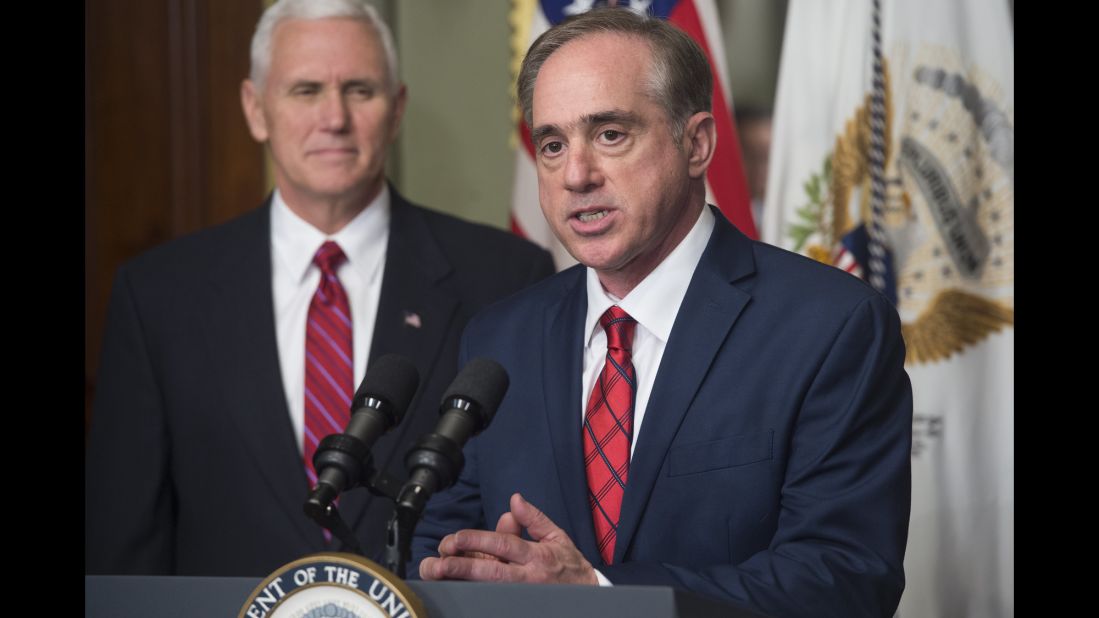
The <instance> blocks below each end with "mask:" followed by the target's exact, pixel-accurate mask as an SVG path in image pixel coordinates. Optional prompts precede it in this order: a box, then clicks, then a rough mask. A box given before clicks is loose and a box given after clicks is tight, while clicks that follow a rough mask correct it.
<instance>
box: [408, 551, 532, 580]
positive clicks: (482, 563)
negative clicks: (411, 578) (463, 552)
mask: <svg viewBox="0 0 1099 618" xmlns="http://www.w3.org/2000/svg"><path fill="white" fill-rule="evenodd" d="M420 577H421V578H422V579H424V580H441V579H460V580H467V581H479V582H521V581H524V573H523V571H522V570H521V569H519V568H517V567H515V566H512V565H510V564H505V563H503V562H500V561H499V560H482V559H479V558H469V557H466V556H448V557H446V558H425V559H424V560H423V562H421V563H420Z"/></svg>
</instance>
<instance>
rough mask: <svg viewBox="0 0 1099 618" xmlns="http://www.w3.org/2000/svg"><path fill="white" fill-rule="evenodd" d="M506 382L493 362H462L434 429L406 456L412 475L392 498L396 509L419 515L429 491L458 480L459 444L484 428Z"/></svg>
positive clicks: (460, 469)
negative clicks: (395, 498)
mask: <svg viewBox="0 0 1099 618" xmlns="http://www.w3.org/2000/svg"><path fill="white" fill-rule="evenodd" d="M508 383H509V380H508V374H507V371H505V370H504V368H503V367H501V366H500V364H499V363H497V362H496V361H493V360H489V359H487V358H475V359H473V360H471V361H469V362H468V363H466V366H465V367H463V368H462V371H461V372H460V373H459V374H458V376H457V377H456V378H454V381H453V382H451V384H450V387H449V388H447V390H446V395H444V396H443V401H442V404H441V405H440V408H439V414H440V415H441V417H440V418H439V423H438V424H437V425H436V426H435V431H434V432H433V433H429V434H427V435H426V436H424V437H423V438H421V439H420V441H419V442H418V443H417V444H416V446H415V447H414V448H413V449H411V450H410V451H409V452H408V455H406V457H405V465H406V466H407V467H408V469H409V471H410V472H411V475H410V476H409V479H408V481H407V482H406V483H405V484H404V487H402V488H401V493H400V495H399V496H398V498H397V508H398V509H406V510H408V511H411V512H412V513H415V514H416V515H417V516H418V515H419V514H421V513H423V510H424V506H425V505H426V504H427V500H428V498H430V497H431V496H432V494H434V493H435V492H436V491H439V490H442V489H446V488H447V487H450V486H451V485H453V484H454V482H455V481H456V480H458V474H459V473H461V471H462V466H464V465H465V457H464V456H463V455H462V447H463V446H465V443H466V441H468V440H469V439H470V438H471V437H472V436H475V435H477V434H478V433H480V432H481V431H483V430H484V429H485V427H488V424H489V422H490V421H491V420H492V417H493V416H494V415H495V414H496V408H497V407H499V406H500V401H502V400H503V398H504V394H505V393H506V392H507V390H508Z"/></svg>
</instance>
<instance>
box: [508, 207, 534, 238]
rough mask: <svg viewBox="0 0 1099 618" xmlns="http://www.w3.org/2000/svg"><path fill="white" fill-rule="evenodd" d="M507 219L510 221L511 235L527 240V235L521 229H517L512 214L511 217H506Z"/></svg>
mask: <svg viewBox="0 0 1099 618" xmlns="http://www.w3.org/2000/svg"><path fill="white" fill-rule="evenodd" d="M508 218H509V219H511V233H512V234H515V235H516V236H518V237H519V238H529V236H527V233H526V232H524V231H523V228H521V227H519V221H518V220H516V218H515V213H514V212H513V213H511V216H510V217H508Z"/></svg>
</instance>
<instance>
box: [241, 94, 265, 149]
mask: <svg viewBox="0 0 1099 618" xmlns="http://www.w3.org/2000/svg"><path fill="white" fill-rule="evenodd" d="M240 106H241V108H242V109H243V110H244V119H245V120H246V121H247V122H248V130H249V131H250V132H251V133H252V137H254V138H255V140H256V141H257V142H260V143H263V142H266V141H267V116H266V115H264V113H263V105H262V102H261V101H260V97H259V94H258V93H257V92H256V86H255V84H253V83H252V80H250V79H246V80H244V81H242V82H241V83H240Z"/></svg>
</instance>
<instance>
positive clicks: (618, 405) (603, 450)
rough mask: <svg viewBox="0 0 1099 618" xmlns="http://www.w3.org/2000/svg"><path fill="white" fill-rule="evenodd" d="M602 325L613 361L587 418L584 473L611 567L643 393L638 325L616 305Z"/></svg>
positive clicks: (600, 543)
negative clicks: (637, 365) (637, 364)
mask: <svg viewBox="0 0 1099 618" xmlns="http://www.w3.org/2000/svg"><path fill="white" fill-rule="evenodd" d="M599 324H600V325H602V326H603V330H605V331H606V333H607V359H606V361H604V364H603V370H602V371H601V372H600V373H599V379H598V381H596V383H595V386H594V387H593V388H592V392H591V396H590V397H589V399H588V409H587V413H586V414H585V415H584V467H585V469H586V471H587V476H588V501H589V502H590V504H591V511H592V521H593V523H594V524H595V538H596V541H597V542H598V546H599V554H600V555H601V556H603V562H605V563H606V564H610V563H611V560H612V558H613V556H614V544H615V539H616V536H617V531H618V516H619V513H620V512H621V511H622V494H623V492H624V491H625V489H626V477H627V475H628V473H629V468H630V442H631V440H632V438H633V406H634V399H635V397H636V393H637V375H636V373H635V372H634V368H633V361H632V360H631V348H632V346H633V335H634V329H635V327H636V326H637V321H636V320H634V319H633V318H631V317H630V316H629V314H627V313H626V312H625V311H622V309H620V308H618V306H617V305H616V306H613V307H611V308H610V309H607V311H606V312H605V313H604V314H603V316H602V317H600V318H599Z"/></svg>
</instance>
